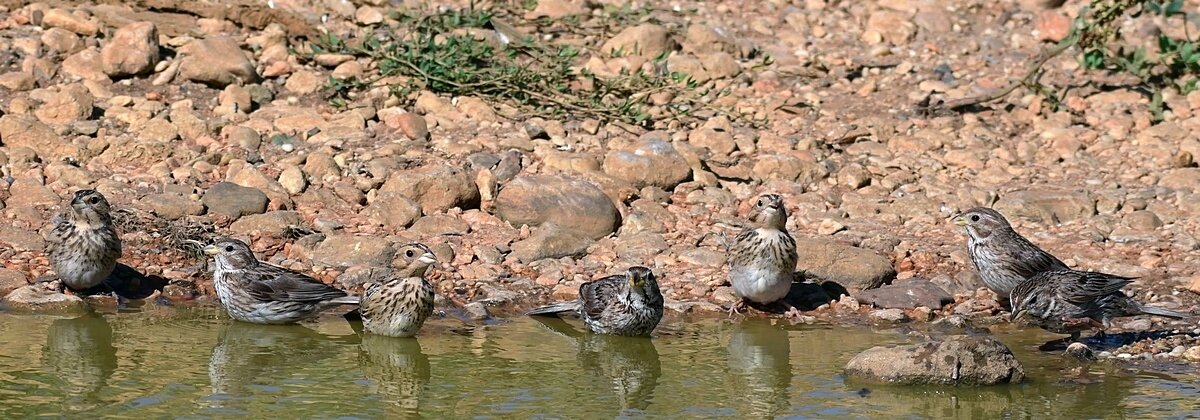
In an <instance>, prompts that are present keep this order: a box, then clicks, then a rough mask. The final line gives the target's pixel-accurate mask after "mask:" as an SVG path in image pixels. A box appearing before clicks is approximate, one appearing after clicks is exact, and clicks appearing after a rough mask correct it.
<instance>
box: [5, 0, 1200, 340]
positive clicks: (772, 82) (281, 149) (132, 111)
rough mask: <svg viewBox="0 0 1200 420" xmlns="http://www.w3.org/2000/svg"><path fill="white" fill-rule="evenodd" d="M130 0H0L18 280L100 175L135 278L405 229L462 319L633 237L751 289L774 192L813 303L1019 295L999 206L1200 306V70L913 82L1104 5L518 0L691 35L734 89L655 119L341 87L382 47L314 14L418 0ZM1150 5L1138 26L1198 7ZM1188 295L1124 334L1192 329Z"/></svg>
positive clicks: (1035, 38)
mask: <svg viewBox="0 0 1200 420" xmlns="http://www.w3.org/2000/svg"><path fill="white" fill-rule="evenodd" d="M5 3H15V4H7V5H5ZM134 3H135V5H124V4H122V2H105V1H101V2H99V3H98V4H82V5H79V4H75V3H73V2H56V1H50V2H41V3H34V4H31V5H23V4H21V2H0V110H2V111H3V112H2V115H3V116H0V145H2V147H0V164H2V165H3V170H4V173H3V175H4V177H5V180H6V182H0V199H2V200H3V210H0V214H3V216H4V217H5V218H6V219H7V220H8V222H7V223H5V224H4V226H0V243H3V244H4V245H5V246H4V247H3V249H2V250H0V261H3V263H4V267H5V268H4V269H0V292H3V293H5V294H6V293H8V292H9V291H12V290H14V289H18V288H20V287H22V286H24V285H26V284H27V283H28V282H32V281H33V280H35V279H37V278H39V277H41V276H43V275H46V274H47V273H48V272H49V265H48V263H47V260H46V257H45V256H44V254H43V252H42V249H43V246H44V242H43V239H42V236H41V234H40V233H39V232H40V231H42V230H43V229H44V227H45V225H46V224H47V221H48V220H49V218H50V216H51V215H52V214H53V212H54V211H56V210H57V209H58V208H59V207H60V205H61V204H62V201H63V199H64V198H66V197H69V194H70V193H71V192H73V191H75V190H77V189H81V188H95V189H97V190H99V191H101V192H102V193H104V194H105V195H106V196H107V197H108V198H109V200H110V201H111V202H113V204H114V206H115V207H116V208H118V209H120V211H119V213H118V215H117V220H118V223H119V224H120V228H121V231H122V237H123V240H124V242H125V254H124V257H123V259H122V262H123V263H124V264H127V265H128V266H129V267H133V268H134V269H136V271H137V272H139V273H140V274H137V275H131V276H133V277H138V278H140V279H143V280H145V279H152V280H153V281H151V282H149V283H147V284H154V285H157V286H156V287H155V288H156V289H157V288H161V290H157V291H155V293H156V297H158V299H148V301H149V302H151V304H153V302H156V301H157V302H164V301H172V302H175V303H181V302H188V301H200V302H206V301H207V302H211V301H212V297H211V293H212V289H211V280H210V279H209V276H208V273H207V267H206V265H205V261H204V260H203V259H202V258H198V256H197V254H196V253H195V249H194V248H189V245H188V243H187V242H186V240H188V239H192V240H201V241H205V240H210V239H211V238H213V237H215V236H218V235H231V236H235V237H238V238H242V239H245V240H248V241H250V242H251V243H252V247H253V248H254V249H255V250H256V251H257V252H260V253H261V256H262V258H263V259H265V260H267V261H270V262H272V263H275V264H278V265H281V266H284V267H287V268H291V269H295V270H301V271H305V272H309V273H313V274H314V275H315V276H316V277H317V278H319V279H321V280H323V281H326V282H329V283H332V284H336V285H338V286H339V287H343V288H347V289H349V290H356V289H357V288H359V287H360V286H361V285H362V284H363V283H364V282H366V281H370V280H371V279H374V278H377V277H378V276H380V275H382V274H383V273H384V272H385V270H386V267H387V266H388V263H389V261H390V260H391V258H392V254H393V252H394V250H395V247H396V245H397V244H402V243H406V242H410V241H422V242H425V243H427V244H429V245H430V246H432V247H433V249H435V250H436V252H437V254H438V257H439V259H440V260H441V263H440V267H439V269H437V270H436V273H435V274H434V275H433V277H434V280H435V283H436V285H437V288H438V290H439V295H440V296H441V297H443V298H445V301H444V302H442V303H443V305H444V307H450V308H465V310H463V311H462V313H463V314H464V316H467V317H476V318H483V317H487V316H489V312H490V313H491V314H493V315H496V316H499V315H501V314H513V313H515V312H516V311H517V310H520V309H523V308H528V307H531V306H533V305H536V304H541V303H545V302H547V301H551V300H559V299H573V298H575V297H576V296H577V293H578V292H577V288H578V286H579V285H580V284H581V283H583V282H585V281H590V280H593V279H595V278H598V277H600V276H603V275H606V274H610V273H613V272H616V271H619V270H622V269H624V268H625V267H628V266H630V265H634V264H637V265H646V266H649V267H652V268H653V269H654V270H655V271H656V272H658V273H660V275H661V277H662V280H661V284H662V288H663V289H664V295H665V296H666V298H667V302H668V303H667V304H668V307H669V308H670V309H671V310H672V311H673V312H677V313H680V312H681V313H687V314H699V315H703V314H712V315H713V316H719V315H721V314H722V313H723V307H726V306H727V305H729V304H730V303H731V302H733V300H734V297H733V295H732V292H731V289H730V288H729V287H728V285H727V282H726V280H725V278H726V276H725V267H724V263H725V250H724V248H723V236H724V235H733V234H735V233H736V232H737V229H738V228H739V226H741V225H742V223H743V217H744V215H745V214H746V212H747V210H748V209H749V206H750V204H751V203H752V202H753V199H754V198H755V197H757V195H759V194H761V193H764V192H775V193H779V194H782V195H783V196H784V197H785V200H786V202H787V204H788V208H789V210H790V211H791V213H792V216H791V219H790V220H789V222H788V228H789V230H790V231H791V233H792V234H793V235H794V236H796V237H797V238H798V241H799V242H800V246H801V258H800V265H799V267H798V270H799V271H801V272H803V273H805V277H806V279H807V281H808V282H809V283H813V284H817V283H822V282H824V283H825V284H824V286H823V287H809V286H811V285H809V286H803V287H800V286H798V287H797V289H798V290H797V293H799V294H800V296H797V298H798V299H803V302H804V303H805V305H806V306H807V307H805V308H803V309H810V310H809V311H806V312H805V316H804V317H802V318H801V319H800V320H799V321H800V322H848V323H878V324H891V323H927V322H937V321H939V320H945V319H947V318H948V317H954V316H958V317H965V318H966V319H968V320H969V321H968V322H974V323H980V324H986V323H988V322H991V320H995V319H998V317H996V315H998V314H1000V311H1001V310H1000V308H999V305H998V304H997V303H996V300H995V296H993V295H992V294H991V292H988V291H985V290H980V289H979V287H981V283H979V281H978V279H977V278H976V277H975V275H974V274H973V273H972V272H971V268H970V263H969V261H968V258H967V253H966V248H965V241H966V238H965V234H964V233H963V232H960V231H959V230H957V229H956V228H955V226H953V225H952V224H951V223H949V221H948V219H949V217H950V216H952V215H953V214H955V213H956V212H958V211H960V210H963V209H966V208H969V207H974V206H980V205H992V206H994V207H995V208H997V209H998V210H1000V211H1001V212H1003V213H1005V214H1006V215H1007V216H1008V217H1009V218H1010V219H1011V221H1012V222H1013V224H1014V226H1015V227H1016V229H1017V230H1018V231H1019V232H1021V233H1023V234H1024V235H1026V236H1027V237H1029V238H1030V239H1031V240H1032V241H1034V242H1035V243H1037V244H1039V245H1040V246H1042V247H1043V248H1044V249H1046V250H1048V251H1050V252H1051V253H1053V254H1055V255H1057V256H1058V257H1059V258H1061V259H1062V260H1064V261H1065V262H1067V263H1068V264H1069V265H1071V266H1073V267H1076V268H1079V269H1087V270H1098V271H1105V272H1109V273H1113V274H1119V275H1126V276H1136V277H1138V278H1139V280H1138V281H1137V282H1136V283H1134V284H1133V285H1131V286H1130V287H1128V291H1129V292H1130V293H1131V294H1133V295H1134V296H1136V297H1137V298H1138V299H1139V300H1141V301H1143V302H1147V303H1151V304H1154V305H1158V306H1162V307H1166V308H1170V309H1175V310H1181V311H1191V312H1193V313H1195V312H1196V310H1197V302H1198V299H1197V295H1196V294H1197V293H1200V274H1198V270H1200V261H1197V255H1198V254H1197V252H1196V250H1197V248H1198V247H1200V241H1197V239H1196V236H1195V233H1194V232H1196V231H1197V223H1198V222H1197V218H1196V215H1197V214H1198V213H1200V206H1197V205H1196V203H1200V200H1198V198H1200V195H1197V193H1198V192H1200V167H1197V166H1196V163H1195V162H1194V159H1193V157H1194V156H1196V155H1198V154H1200V93H1191V94H1190V95H1187V96H1180V95H1178V94H1173V93H1171V92H1168V93H1167V94H1166V96H1165V104H1166V105H1167V108H1168V109H1169V111H1168V112H1167V113H1166V114H1165V121H1163V122H1161V123H1158V124H1152V118H1151V113H1150V111H1149V102H1150V101H1149V99H1148V97H1147V96H1146V95H1145V94H1144V93H1143V92H1140V91H1138V90H1136V89H1134V88H1132V87H1131V86H1132V83H1131V81H1130V80H1127V79H1122V78H1121V77H1120V76H1115V75H1099V74H1096V73H1090V72H1085V71H1084V70H1083V69H1081V68H1080V65H1079V61H1078V57H1077V56H1076V55H1075V54H1073V53H1069V54H1064V55H1062V56H1060V57H1058V58H1055V59H1053V60H1051V61H1049V62H1048V63H1047V65H1046V72H1045V74H1044V75H1043V76H1042V79H1041V80H1042V82H1043V83H1046V84H1049V85H1054V86H1065V85H1068V84H1070V85H1072V86H1074V88H1073V89H1070V90H1068V91H1067V93H1066V95H1065V97H1064V98H1062V100H1061V106H1058V107H1052V106H1051V104H1050V103H1048V102H1047V101H1046V100H1045V99H1044V98H1043V97H1042V96H1039V95H1036V94H1033V93H1030V92H1026V91H1024V90H1018V91H1017V92H1016V93H1015V94H1014V95H1011V96H1010V97H1008V98H1006V99H1004V100H1003V101H1000V102H998V103H993V104H987V105H983V106H980V107H977V108H976V109H972V110H970V112H965V113H941V114H933V115H930V114H927V113H922V112H920V111H919V107H918V106H917V105H918V104H921V103H930V102H937V101H944V100H952V99H957V98H962V97H966V96H972V95H978V94H981V93H985V92H988V91H990V90H992V89H996V88H998V87H1001V86H1003V85H1004V84H1006V83H1007V82H1008V80H1009V79H1011V78H1013V77H1016V76H1017V75H1019V74H1021V73H1022V72H1023V71H1024V68H1025V66H1026V65H1027V64H1028V62H1029V61H1030V59H1031V58H1032V57H1033V56H1035V55H1036V54H1037V53H1038V51H1039V49H1040V48H1043V47H1044V46H1046V45H1049V44H1050V43H1051V42H1053V41H1055V40H1057V39H1061V38H1062V36H1064V34H1065V33H1066V28H1067V27H1068V25H1069V24H1070V18H1071V17H1073V16H1075V15H1076V14H1077V13H1079V10H1080V8H1081V7H1082V6H1084V5H1085V2H1080V1H1075V0H1072V1H1068V2H1066V4H1065V5H1062V6H1060V7H1056V8H1046V5H1044V4H1040V3H1039V2H1037V1H961V2H960V1H916V0H880V1H866V2H841V1H823V0H805V1H799V0H797V1H793V2H785V1H753V2H750V3H747V4H741V5H739V4H737V3H734V2H692V1H682V2H672V3H670V4H669V5H668V4H661V5H660V4H655V6H654V7H653V8H647V9H642V7H643V6H646V5H645V4H633V5H632V7H629V8H628V9H630V10H638V12H637V13H629V14H626V15H622V14H620V12H613V10H618V9H619V6H620V5H621V4H620V3H610V2H609V1H607V0H602V1H598V2H587V3H586V4H585V3H584V2H579V1H570V0H540V1H536V2H526V3H527V4H522V5H517V6H512V5H509V6H511V7H518V8H519V7H525V6H528V8H527V9H520V10H524V15H521V14H512V15H511V16H506V19H508V21H509V23H511V24H512V25H513V26H515V28H516V30H517V31H519V32H522V33H525V34H535V35H537V39H539V40H542V41H546V42H560V43H569V44H571V45H575V46H577V47H578V48H580V49H581V50H582V51H583V52H584V54H583V55H582V56H581V58H580V59H579V62H578V63H577V65H578V66H579V67H580V68H586V69H589V70H590V71H593V72H594V73H595V74H598V75H604V74H606V73H607V74H615V73H616V72H617V71H618V70H620V69H622V68H626V69H628V68H634V69H637V68H645V67H654V66H655V65H656V64H655V61H654V58H656V57H658V58H662V57H666V60H665V61H663V62H664V63H665V66H666V70H668V71H671V72H680V73H686V74H688V75H689V76H690V77H691V78H692V79H693V80H695V81H696V86H695V87H694V90H696V91H704V90H711V91H725V92H726V94H725V95H712V96H711V97H705V101H707V102H708V104H709V105H710V106H709V107H708V108H706V109H703V110H701V111H699V112H696V113H694V114H693V115H689V116H683V117H681V116H675V115H672V114H670V113H669V112H668V108H667V107H665V106H664V105H665V104H669V103H670V102H671V100H672V98H670V97H661V96H652V97H650V98H649V101H650V102H651V106H650V107H649V108H648V114H649V116H650V123H649V124H647V125H646V126H645V127H642V126H636V125H630V124H623V123H617V122H611V121H606V120H604V119H601V118H597V117H595V116H591V117H589V116H586V115H584V114H571V115H566V116H558V117H555V116H546V115H543V116H534V115H538V114H535V113H532V112H528V110H527V109H523V108H520V107H515V106H513V104H511V103H504V102H502V101H495V100H491V99H489V98H488V97H486V96H469V95H462V96H450V95H444V94H435V93H433V92H430V91H422V90H417V91H414V92H412V93H411V95H409V96H408V98H409V99H413V100H412V101H409V100H401V99H399V98H396V97H394V96H393V95H391V94H390V91H389V90H388V89H387V88H386V87H385V86H380V85H377V86H368V87H367V88H366V89H362V90H360V91H357V92H355V93H354V94H352V95H350V96H349V97H348V98H346V99H345V100H344V103H342V104H338V105H341V106H334V104H331V101H330V100H329V99H330V93H329V89H328V86H329V84H330V81H331V80H343V79H349V78H359V79H371V78H374V77H377V76H378V75H379V71H380V63H379V62H377V61H376V60H373V59H370V58H364V57H355V56H350V55H339V54H317V55H316V56H315V57H314V56H311V55H310V54H308V52H311V51H312V50H311V47H310V46H309V43H308V42H307V41H305V39H316V38H317V37H318V34H319V33H324V32H328V33H333V34H339V35H340V36H349V37H353V35H354V34H361V33H364V31H366V30H368V29H371V28H380V27H384V28H386V27H395V26H398V25H400V22H398V21H397V20H396V17H397V16H398V15H397V14H395V13H394V12H396V11H400V12H405V13H410V14H419V13H420V12H419V11H420V10H422V9H421V5H419V4H416V3H413V2H397V3H394V4H392V3H388V2H385V1H382V0H375V1H371V0H367V1H362V2H360V1H353V2H338V1H307V0H294V1H289V0H276V1H273V2H270V4H271V5H273V6H274V8H270V7H268V5H267V4H266V3H267V2H250V1H245V2H240V3H239V2H233V3H234V6H231V7H229V8H222V7H215V6H213V4H214V3H209V2H178V4H175V2H171V1H166V0H163V1H147V2H134ZM410 3H412V4H410ZM451 3H461V4H448V5H444V6H442V7H444V8H465V7H467V4H466V2H451ZM1189 5H1190V6H1189V7H1191V8H1192V9H1195V6H1196V2H1195V1H1191V2H1189ZM5 6H7V7H5ZM477 7H484V6H483V5H477ZM511 7H510V8H509V9H506V10H513V9H512V8H511ZM571 16H574V17H571ZM614 16H618V17H619V16H624V18H621V19H616V18H614ZM568 18H569V19H572V20H569V21H565V20H561V19H568ZM556 19H558V20H557V22H560V23H559V24H550V25H538V24H535V23H536V22H539V20H540V21H542V22H545V21H547V20H549V21H550V22H556ZM1128 19H1129V21H1128V22H1127V23H1126V24H1125V26H1126V27H1129V28H1132V29H1131V30H1130V33H1131V34H1133V35H1132V36H1131V38H1132V39H1133V40H1134V41H1135V42H1136V41H1137V40H1138V39H1139V38H1138V37H1139V36H1142V37H1145V38H1146V39H1150V37H1151V36H1152V35H1153V34H1156V33H1158V32H1159V31H1178V30H1180V28H1175V27H1167V26H1163V27H1160V26H1161V25H1164V22H1161V21H1158V20H1155V19H1152V18H1138V19H1134V18H1128ZM320 22H324V23H320ZM561 22H572V24H571V25H567V26H571V27H574V28H576V29H575V30H567V29H570V28H566V29H564V24H562V23H561ZM614 22H615V23H614ZM1192 26H1195V25H1194V24H1193V25H1192ZM578 28H583V29H578ZM588 28H596V29H595V30H591V29H588ZM487 31H490V30H487ZM1191 31H1192V33H1200V31H1197V30H1196V28H1191ZM485 32H486V31H485ZM484 36H492V37H496V36H497V35H496V33H495V31H492V32H491V33H490V35H489V34H486V33H485V34H484ZM611 51H624V52H626V54H624V55H621V56H618V57H614V56H616V55H620V54H612V53H611ZM605 52H610V53H605ZM768 56H769V57H770V60H765V59H764V58H765V57H768ZM833 283H836V284H837V285H838V286H840V287H835V286H834V285H833ZM885 284H887V285H886V286H883V287H882V288H881V287H879V286H881V285H885ZM164 285H165V287H164ZM841 288H844V290H845V291H848V292H849V294H850V295H852V296H854V297H849V296H845V297H840V298H839V297H838V294H839V293H838V292H841V291H842V290H841ZM868 289H873V290H868ZM864 290H866V292H863V291H864ZM860 292H862V293H860ZM97 299H99V298H97ZM9 300H10V301H12V299H9ZM101 300H102V299H101ZM108 303H112V302H108ZM10 304H14V303H13V302H10ZM17 304H19V302H18V303H17ZM114 304H115V303H114ZM955 319H957V318H955ZM1164 322H1165V321H1163V320H1160V319H1130V320H1123V321H1120V322H1118V325H1117V328H1116V331H1117V332H1131V333H1132V332H1138V331H1172V330H1179V331H1185V332H1192V330H1193V329H1195V328H1196V324H1195V321H1193V320H1188V321H1177V322H1170V323H1164ZM1131 336H1134V335H1131ZM1198 345H1200V342H1197V340H1196V339H1194V338H1188V337H1185V336H1180V335H1173V336H1169V337H1165V338H1164V337H1159V338H1153V337H1152V338H1147V339H1141V340H1137V341H1135V342H1133V343H1131V344H1128V345H1126V346H1124V347H1120V348H1116V349H1113V350H1112V351H1109V352H1107V353H1101V355H1110V356H1112V357H1118V358H1141V357H1143V356H1140V355H1141V354H1146V355H1148V356H1145V357H1147V358H1156V357H1157V358H1160V359H1162V358H1166V359H1169V360H1191V361H1200V347H1198ZM1126 355H1127V356H1129V357H1126ZM1156 355H1162V356H1156Z"/></svg>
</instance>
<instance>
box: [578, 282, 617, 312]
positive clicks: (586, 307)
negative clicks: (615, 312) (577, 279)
mask: <svg viewBox="0 0 1200 420" xmlns="http://www.w3.org/2000/svg"><path fill="white" fill-rule="evenodd" d="M625 281H626V280H625V276H622V275H615V276H608V277H605V278H602V279H600V280H596V281H593V282H590V283H584V284H583V286H579V302H580V304H581V305H582V307H581V308H580V311H579V312H580V313H581V314H583V316H585V317H587V318H589V319H597V318H600V316H601V315H602V314H603V313H604V311H605V310H607V309H608V308H609V307H611V306H612V305H613V304H615V303H617V302H618V296H619V295H620V294H621V293H622V285H623V283H624V282H625Z"/></svg>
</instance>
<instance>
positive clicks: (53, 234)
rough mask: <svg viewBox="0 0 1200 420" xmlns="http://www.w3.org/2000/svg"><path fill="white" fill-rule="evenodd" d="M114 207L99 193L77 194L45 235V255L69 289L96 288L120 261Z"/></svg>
mask: <svg viewBox="0 0 1200 420" xmlns="http://www.w3.org/2000/svg"><path fill="white" fill-rule="evenodd" d="M111 211H112V209H111V207H110V206H109V204H108V200H107V199H105V198H104V195H103V194H100V192H98V191H96V190H80V191H77V192H75V196H74V197H73V198H72V199H71V203H70V205H69V207H68V208H67V209H66V210H64V211H63V212H62V213H60V214H59V215H57V216H55V217H54V219H53V221H52V223H53V224H54V228H53V229H51V230H50V231H49V232H47V233H46V235H45V239H46V253H47V254H49V256H50V263H51V265H53V266H54V271H55V273H57V274H58V277H59V278H60V279H62V282H63V284H64V285H66V288H67V289H70V290H76V291H80V290H85V289H90V288H92V287H96V286H98V285H100V284H101V283H103V282H104V280H105V279H106V278H108V276H109V274H112V272H113V269H115V268H116V267H117V259H119V258H121V238H120V237H119V236H117V231H116V229H114V228H113V222H112V215H111Z"/></svg>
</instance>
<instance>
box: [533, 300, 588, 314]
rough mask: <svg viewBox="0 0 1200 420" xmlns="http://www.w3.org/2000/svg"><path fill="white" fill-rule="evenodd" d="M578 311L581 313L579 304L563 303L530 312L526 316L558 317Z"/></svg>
mask: <svg viewBox="0 0 1200 420" xmlns="http://www.w3.org/2000/svg"><path fill="white" fill-rule="evenodd" d="M577 311H579V302H562V303H555V304H553V305H546V306H543V307H540V308H537V309H534V310H531V311H529V312H526V313H525V315H529V316H555V315H558V314H561V313H564V312H577Z"/></svg>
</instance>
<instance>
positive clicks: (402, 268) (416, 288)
mask: <svg viewBox="0 0 1200 420" xmlns="http://www.w3.org/2000/svg"><path fill="white" fill-rule="evenodd" d="M398 251H399V252H398V255H399V257H398V258H397V259H396V260H395V261H394V263H393V265H394V268H395V269H396V271H394V272H392V273H391V274H389V275H388V276H387V278H386V279H384V280H383V282H381V283H370V284H368V285H367V286H366V291H365V292H363V296H362V299H361V303H360V305H359V309H358V311H359V313H360V314H361V315H362V321H363V328H364V329H365V330H366V331H367V332H370V333H372V334H379V335H386V336H390V337H412V336H413V335H415V334H416V333H417V331H418V330H420V329H421V325H424V324H425V320H426V319H428V318H429V315H430V314H432V313H433V285H432V284H429V281H428V280H425V272H426V271H428V270H429V266H430V265H432V264H433V263H435V262H437V257H435V256H434V255H433V250H431V249H429V247H427V246H425V245H424V244H419V243H413V244H408V245H404V246H402V247H400V249H399V250H398Z"/></svg>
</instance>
